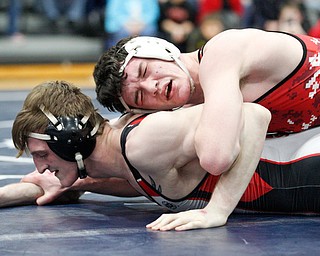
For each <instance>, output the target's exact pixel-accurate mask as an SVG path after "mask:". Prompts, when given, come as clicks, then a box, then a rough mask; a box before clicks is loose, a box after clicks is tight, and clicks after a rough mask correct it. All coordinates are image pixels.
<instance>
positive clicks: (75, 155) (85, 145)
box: [29, 106, 99, 178]
mask: <svg viewBox="0 0 320 256" xmlns="http://www.w3.org/2000/svg"><path fill="white" fill-rule="evenodd" d="M40 109H41V110H42V112H43V113H44V114H45V115H46V116H47V117H48V119H49V120H50V122H49V124H48V127H47V129H46V130H45V134H40V133H33V132H32V133H30V134H29V137H32V138H36V139H40V140H45V141H46V142H47V144H48V146H49V148H50V149H51V150H52V151H53V152H54V153H55V154H57V155H58V156H59V157H61V158H62V159H64V160H66V161H70V162H77V166H78V174H79V177H80V178H85V177H86V176H87V173H86V169H85V166H84V164H83V159H86V158H87V157H88V156H90V155H91V153H92V152H93V150H94V148H95V145H96V137H95V135H96V132H97V130H98V127H99V124H97V125H96V126H95V127H93V126H92V125H91V123H90V122H88V120H89V116H84V117H65V116H62V117H57V118H56V117H55V116H54V115H53V114H51V113H50V112H47V111H45V110H44V106H40Z"/></svg>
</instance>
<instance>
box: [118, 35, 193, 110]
mask: <svg viewBox="0 0 320 256" xmlns="http://www.w3.org/2000/svg"><path fill="white" fill-rule="evenodd" d="M123 47H124V48H125V50H126V51H127V52H128V55H127V57H126V58H125V60H124V63H123V64H122V66H121V67H120V69H119V72H120V73H122V72H123V71H124V69H125V68H126V66H127V65H128V63H129V61H130V60H131V59H132V57H137V58H150V59H159V60H165V61H174V62H175V63H176V64H177V65H178V66H179V67H180V68H181V69H182V70H183V71H184V72H185V73H186V74H187V76H188V78H189V81H190V88H191V94H192V93H193V91H194V82H193V79H192V77H191V75H190V73H189V71H188V69H187V68H186V66H185V65H184V64H183V62H182V61H181V60H180V59H179V57H180V54H181V52H180V50H179V48H178V47H176V46H175V45H174V44H172V43H170V42H168V41H166V40H164V39H161V38H157V37H150V36H138V37H135V38H133V39H131V40H130V41H128V42H127V43H126V44H124V46H123ZM119 99H120V102H121V103H122V105H123V106H124V107H125V109H126V110H127V111H128V112H131V113H134V114H140V113H150V112H155V111H157V110H141V109H130V108H129V106H128V105H127V104H126V103H125V102H124V100H123V98H122V97H121V95H120V96H119ZM179 108H180V107H179Z"/></svg>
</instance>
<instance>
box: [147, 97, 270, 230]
mask: <svg viewBox="0 0 320 256" xmlns="http://www.w3.org/2000/svg"><path fill="white" fill-rule="evenodd" d="M244 105H245V106H244V108H243V109H244V117H245V124H244V129H243V133H242V135H241V141H240V144H241V151H240V154H239V156H238V158H237V159H236V161H235V163H234V164H233V166H232V168H231V169H230V170H229V171H227V172H225V173H223V174H222V175H221V177H220V179H219V181H218V183H217V185H216V187H215V189H214V191H213V194H212V197H211V200H210V202H209V204H208V205H207V206H206V207H205V208H204V209H197V210H190V211H185V212H180V213H177V214H163V215H162V216H161V217H160V218H158V219H157V220H156V221H154V222H152V223H150V224H149V225H147V227H148V228H151V229H153V230H163V231H166V230H171V229H175V230H188V229H196V228H210V227H218V226H222V225H224V224H225V223H226V222H227V219H228V217H229V215H230V214H231V213H232V211H233V210H234V209H235V207H236V205H237V204H238V202H239V200H240V199H241V196H242V195H243V193H244V191H245V189H246V187H247V186H248V184H249V181H250V179H251V178H252V175H253V173H254V171H255V169H256V166H257V164H258V161H259V159H260V155H261V152H262V148H263V144H264V140H265V134H266V131H267V127H268V124H269V121H270V118H271V115H270V113H269V111H268V110H266V109H265V108H263V107H262V106H259V105H256V104H252V103H248V104H244ZM249 111H250V112H249ZM212 143H215V142H214V141H212Z"/></svg>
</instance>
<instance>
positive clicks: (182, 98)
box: [121, 58, 192, 109]
mask: <svg viewBox="0 0 320 256" xmlns="http://www.w3.org/2000/svg"><path fill="white" fill-rule="evenodd" d="M124 72H125V75H124V77H125V80H124V83H123V86H122V94H121V96H122V98H123V99H124V101H125V102H126V103H127V105H129V106H130V107H133V108H142V109H172V108H175V107H180V106H183V105H184V104H186V103H187V102H188V100H189V99H190V96H191V91H192V90H191V85H190V80H189V78H188V76H187V75H186V74H185V72H184V71H182V70H181V68H180V67H179V66H178V65H176V64H175V62H173V61H163V60H157V59H144V58H132V59H131V60H130V61H129V63H128V65H127V66H126V68H125V70H124Z"/></svg>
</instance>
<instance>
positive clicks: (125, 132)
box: [120, 114, 148, 179]
mask: <svg viewBox="0 0 320 256" xmlns="http://www.w3.org/2000/svg"><path fill="white" fill-rule="evenodd" d="M147 115H148V114H144V115H142V116H139V117H137V118H136V119H134V120H132V121H131V122H130V123H128V124H127V125H126V127H125V128H124V129H123V130H122V133H121V137H120V145H121V152H122V155H123V157H124V160H125V161H126V163H127V165H128V166H129V168H130V170H131V172H132V174H133V176H134V177H135V179H137V178H141V175H140V173H139V172H138V170H137V169H136V168H134V167H133V166H132V165H131V163H130V161H129V160H128V158H127V155H126V142H127V137H128V134H129V132H130V131H132V129H133V128H135V127H136V126H138V125H139V124H140V122H141V121H142V120H143V119H144V118H145V117H146V116H147Z"/></svg>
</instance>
